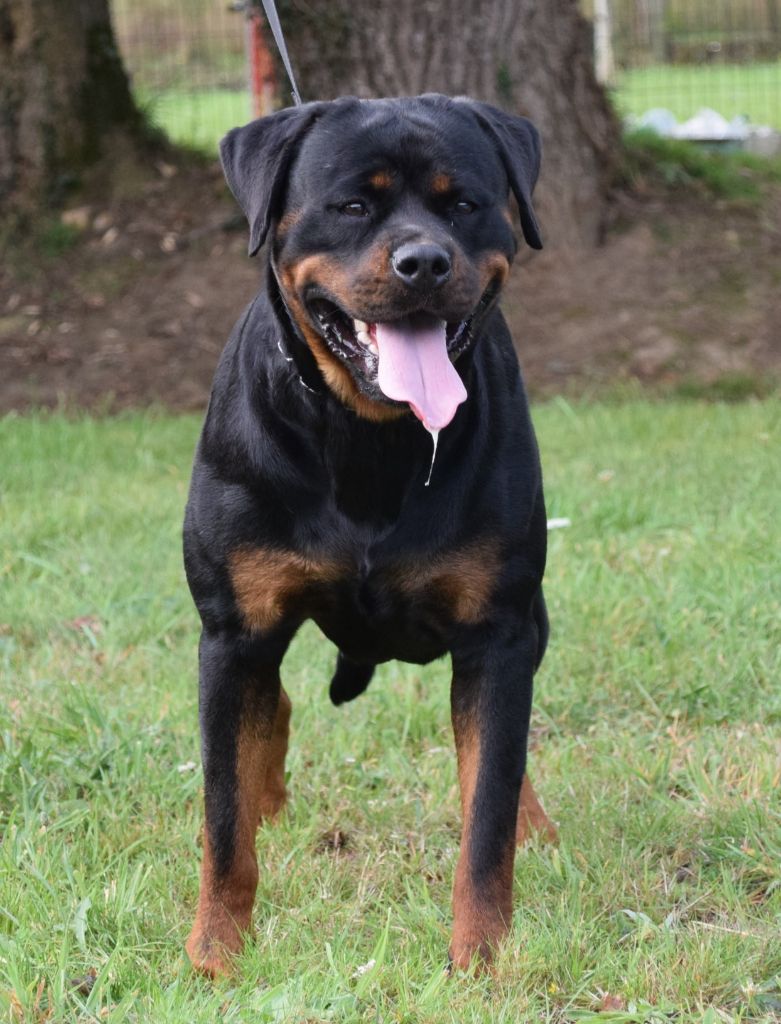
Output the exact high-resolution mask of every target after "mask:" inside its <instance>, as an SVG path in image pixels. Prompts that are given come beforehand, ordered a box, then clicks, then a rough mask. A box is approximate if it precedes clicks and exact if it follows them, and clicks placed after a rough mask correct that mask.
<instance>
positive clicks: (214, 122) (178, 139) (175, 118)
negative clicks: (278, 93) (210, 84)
mask: <svg viewBox="0 0 781 1024" xmlns="http://www.w3.org/2000/svg"><path fill="white" fill-rule="evenodd" d="M137 98H138V101H139V103H140V105H141V107H142V109H143V110H144V111H145V113H146V114H147V117H148V118H149V120H150V122H151V123H152V124H153V125H154V126H155V127H156V128H162V130H163V131H164V132H165V133H166V135H167V136H168V137H169V139H171V141H172V142H175V143H177V145H180V146H187V147H189V148H192V149H198V150H202V151H204V152H207V153H216V151H217V143H218V142H219V141H220V139H221V138H222V136H223V135H224V134H225V132H227V131H228V129H230V128H235V127H236V126H237V125H240V124H246V123H247V121H250V120H251V119H252V111H251V104H250V97H249V93H248V92H247V91H246V90H238V91H237V90H235V89H191V90H184V89H170V90H167V91H164V92H159V93H152V92H150V91H144V90H140V91H139V93H138V95H137Z"/></svg>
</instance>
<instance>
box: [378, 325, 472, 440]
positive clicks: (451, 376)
mask: <svg viewBox="0 0 781 1024" xmlns="http://www.w3.org/2000/svg"><path fill="white" fill-rule="evenodd" d="M371 329H372V333H373V334H374V338H375V341H376V342H377V348H378V350H379V357H380V367H379V384H380V388H381V389H382V392H383V394H384V395H387V396H388V398H393V399H394V400H395V401H397V402H408V403H409V405H410V408H411V409H412V411H413V412H414V413H415V415H416V416H417V417H418V419H419V420H422V422H423V425H424V427H426V429H428V430H441V429H442V427H446V426H447V425H448V423H450V421H451V420H452V419H453V417H454V416H455V414H456V409H457V408H458V406H459V405H460V404H461V403H462V402H463V401H465V400H466V388H465V387H464V385H463V383H462V381H461V378H460V377H459V376H458V373H456V369H455V367H454V366H453V364H452V363H451V362H450V358H449V357H448V354H447V338H446V334H445V331H446V325H445V321H444V320H435V319H433V318H426V319H425V320H423V319H421V320H419V321H417V322H415V323H412V322H411V321H410V320H408V319H407V320H399V321H396V322H394V323H387V324H373V325H372V328H371Z"/></svg>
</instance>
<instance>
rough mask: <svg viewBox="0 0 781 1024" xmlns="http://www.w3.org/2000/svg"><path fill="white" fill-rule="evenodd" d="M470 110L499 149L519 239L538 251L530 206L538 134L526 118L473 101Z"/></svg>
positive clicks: (536, 227)
mask: <svg viewBox="0 0 781 1024" xmlns="http://www.w3.org/2000/svg"><path fill="white" fill-rule="evenodd" d="M470 106H471V107H472V110H473V111H474V114H475V116H476V117H477V119H478V121H480V123H481V124H482V126H483V128H484V129H485V130H487V131H488V134H489V135H490V136H491V137H492V138H493V140H494V142H495V144H496V145H497V147H498V149H499V155H500V156H501V158H502V162H503V163H504V167H505V170H506V172H507V179H508V181H509V182H510V188H511V189H512V190H513V194H514V196H515V198H516V200H517V202H518V208H519V210H520V212H521V227H522V228H523V237H524V238H525V239H526V241H527V243H528V244H529V245H530V246H531V247H532V249H541V248H542V238H541V237H540V227H539V224H538V223H537V218H536V216H535V215H534V207H533V206H532V192H533V191H534V186H535V184H536V181H537V175H538V174H539V173H540V155H541V147H540V135H539V132H538V131H537V129H536V128H535V127H534V125H533V124H532V123H531V121H529V120H528V118H526V117H520V116H518V115H515V114H507V113H505V111H503V110H498V109H497V108H496V107H491V106H489V105H488V104H487V103H476V102H475V101H474V100H472V101H470Z"/></svg>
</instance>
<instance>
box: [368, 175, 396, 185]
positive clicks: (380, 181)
mask: <svg viewBox="0 0 781 1024" xmlns="http://www.w3.org/2000/svg"><path fill="white" fill-rule="evenodd" d="M369 184H370V185H371V186H372V187H373V188H390V187H391V185H392V184H393V178H392V176H391V173H390V171H376V172H375V173H374V174H373V175H372V176H371V178H369Z"/></svg>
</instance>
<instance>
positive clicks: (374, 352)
mask: <svg viewBox="0 0 781 1024" xmlns="http://www.w3.org/2000/svg"><path fill="white" fill-rule="evenodd" d="M369 351H370V352H371V354H372V355H374V356H378V355H379V354H380V350H379V349H378V348H377V342H376V341H371V339H370V340H369Z"/></svg>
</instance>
